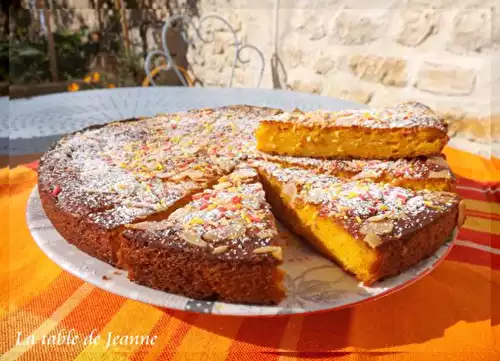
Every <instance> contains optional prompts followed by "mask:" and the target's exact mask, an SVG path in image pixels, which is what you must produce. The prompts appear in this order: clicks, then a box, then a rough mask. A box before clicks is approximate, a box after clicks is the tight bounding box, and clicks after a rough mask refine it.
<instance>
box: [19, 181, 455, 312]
mask: <svg viewBox="0 0 500 361" xmlns="http://www.w3.org/2000/svg"><path fill="white" fill-rule="evenodd" d="M36 198H39V193H38V185H35V186H34V188H33V189H32V191H31V192H30V195H29V197H28V201H27V202H26V211H25V212H26V214H25V216H26V223H27V226H28V230H29V232H30V234H31V236H32V238H33V240H34V241H35V243H36V244H37V246H38V247H39V248H40V249H41V250H42V252H43V253H44V254H45V255H46V256H47V257H48V258H49V259H50V260H51V261H52V262H54V263H55V264H56V265H58V266H59V267H61V268H62V269H63V270H64V271H66V272H68V273H70V274H71V275H73V276H75V277H77V278H78V279H80V280H82V281H83V282H86V283H89V284H91V285H93V286H94V287H97V288H99V289H101V290H103V291H106V292H110V293H112V294H115V295H117V296H120V297H124V298H126V299H129V300H133V301H137V302H141V303H144V304H147V305H150V306H153V307H156V308H159V309H165V310H174V311H183V312H191V313H197V314H205V315H206V314H210V315H214V316H233V317H280V316H290V315H310V314H317V313H322V312H331V311H337V310H341V309H346V308H350V307H354V306H357V305H360V304H363V303H367V302H372V301H376V300H379V299H381V298H383V297H386V296H389V295H391V294H393V293H395V292H398V291H400V290H402V289H404V288H406V287H408V286H410V285H412V284H414V283H416V282H417V281H419V280H421V279H422V278H424V277H425V276H427V275H429V274H430V273H431V272H432V271H434V270H435V269H436V268H437V267H439V266H440V265H441V264H442V262H443V261H444V260H445V259H446V258H447V256H448V254H449V253H450V252H451V250H452V248H453V247H454V245H455V243H456V239H457V234H458V228H456V227H455V228H454V230H453V233H452V235H451V238H450V240H449V241H447V242H445V243H444V244H443V245H442V246H441V247H440V248H439V249H441V248H443V247H445V248H446V250H445V251H444V253H443V254H442V255H441V256H440V257H439V258H437V259H436V261H435V262H434V263H433V264H432V265H431V266H429V267H427V268H425V269H423V270H422V271H421V272H420V273H418V275H416V276H415V277H412V278H410V279H408V280H406V281H404V282H403V283H401V284H398V285H396V286H394V287H391V288H388V289H387V290H384V291H382V292H381V293H379V294H376V295H372V296H368V297H366V298H363V299H361V300H358V301H354V302H350V303H346V304H341V305H338V306H333V307H330V308H321V309H312V310H307V309H298V308H292V310H294V311H292V312H286V313H285V312H284V313H280V312H279V311H280V310H283V309H285V308H284V307H279V306H277V305H276V306H269V305H251V304H236V303H235V304H233V303H228V302H220V301H214V304H217V303H218V304H222V305H230V306H242V307H255V308H258V309H259V310H260V312H259V313H249V312H235V311H236V309H234V310H232V308H231V311H229V310H226V311H225V312H222V313H217V312H211V313H203V312H200V311H194V310H189V309H185V308H179V307H177V308H176V307H173V306H172V307H169V306H165V305H160V304H157V303H154V302H151V301H147V300H144V299H140V296H139V297H138V298H132V297H131V296H130V294H126V293H125V292H122V291H121V288H120V289H118V290H115V289H113V285H112V286H111V287H105V286H104V283H103V282H100V281H99V277H95V278H94V277H85V276H83V275H82V274H81V273H80V272H79V271H78V268H76V267H74V266H73V263H68V262H64V261H62V260H61V259H60V257H59V256H58V254H57V253H55V252H53V251H52V248H51V247H50V246H49V245H48V243H46V242H42V236H41V235H40V234H38V232H36V231H35V230H33V229H32V226H31V225H30V222H29V220H30V209H31V208H32V207H31V205H32V203H33V202H34V201H36ZM40 202H41V201H40ZM42 211H43V212H44V216H45V218H47V220H48V221H49V222H50V224H51V225H50V228H51V229H52V230H54V231H55V232H57V233H58V234H59V232H58V231H57V229H55V227H54V226H53V225H52V222H51V221H50V220H49V219H48V217H47V215H46V214H45V210H44V209H43V207H42ZM59 236H60V237H61V239H62V240H64V241H65V242H66V243H67V244H68V245H69V246H71V247H72V248H74V252H75V253H80V254H82V255H83V256H84V257H88V258H91V259H92V260H93V262H94V263H95V262H98V263H102V264H103V265H105V266H106V267H111V268H113V269H114V270H116V271H119V272H121V273H124V274H125V277H126V270H123V269H120V268H116V267H114V266H112V265H110V264H108V263H106V262H104V261H101V260H99V259H98V258H95V257H92V256H91V255H89V254H87V253H85V252H83V251H82V250H80V249H79V248H77V247H76V246H75V245H73V244H71V243H69V242H67V241H66V239H65V238H64V237H63V236H62V235H60V234H59ZM439 249H438V251H439ZM438 251H436V253H437V252H438ZM434 254H435V253H434ZM432 256H433V255H431V256H429V257H432ZM422 261H423V260H422ZM72 266H73V267H72ZM402 274H404V272H403V273H402ZM394 277H397V276H394ZM389 279H390V278H389ZM129 282H130V283H131V284H132V285H134V286H140V287H146V288H149V289H152V290H154V291H158V292H163V293H165V295H170V296H175V297H183V298H185V299H187V300H188V301H195V302H196V301H200V302H201V301H202V300H197V299H194V298H189V297H185V296H182V295H178V294H174V293H169V292H165V291H161V290H155V289H153V288H150V287H147V286H143V285H140V284H137V283H134V282H132V281H130V280H129ZM296 310H299V311H296ZM228 311H229V312H228ZM262 311H267V312H262ZM273 311H274V312H273Z"/></svg>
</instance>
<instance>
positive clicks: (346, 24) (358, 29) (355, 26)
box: [331, 10, 390, 45]
mask: <svg viewBox="0 0 500 361" xmlns="http://www.w3.org/2000/svg"><path fill="white" fill-rule="evenodd" d="M388 14H389V13H385V12H384V13H380V12H377V11H362V10H343V11H342V12H341V13H340V14H338V15H337V17H336V18H335V21H334V22H333V27H332V29H331V39H332V41H333V42H334V43H337V44H341V45H362V44H367V43H371V42H372V41H374V40H377V39H379V38H380V37H381V36H382V35H383V34H384V33H385V31H386V29H387V24H388V22H389V21H390V18H389V15H388Z"/></svg>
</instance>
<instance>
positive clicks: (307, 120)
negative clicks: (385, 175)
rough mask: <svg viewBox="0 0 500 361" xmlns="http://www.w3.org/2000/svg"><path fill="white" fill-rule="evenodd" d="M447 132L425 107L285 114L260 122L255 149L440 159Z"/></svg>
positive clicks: (312, 154) (313, 154)
mask: <svg viewBox="0 0 500 361" xmlns="http://www.w3.org/2000/svg"><path fill="white" fill-rule="evenodd" d="M446 132H447V126H446V124H445V123H444V121H443V120H442V119H440V118H439V117H438V116H437V115H436V114H435V113H434V112H433V111H432V110H431V109H430V108H428V107H427V106H425V105H423V104H420V103H416V102H406V103H402V104H399V105H397V106H395V107H392V108H383V109H366V110H365V109H353V110H342V111H338V112H327V111H320V110H318V111H314V112H308V113H304V112H300V111H295V112H292V113H283V114H280V115H277V116H273V117H267V118H263V119H261V121H260V123H259V127H258V128H257V131H256V138H257V149H258V150H260V151H263V152H266V153H270V154H280V155H291V156H303V157H326V158H349V157H352V158H363V159H396V158H412V157H417V156H432V155H438V154H439V153H440V151H441V149H442V148H443V147H444V145H445V144H446V142H447V141H448V136H447V134H446Z"/></svg>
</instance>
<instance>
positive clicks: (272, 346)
mask: <svg viewBox="0 0 500 361" xmlns="http://www.w3.org/2000/svg"><path fill="white" fill-rule="evenodd" d="M445 153H446V155H447V158H448V162H449V163H450V165H451V167H452V169H453V171H454V172H455V174H456V175H457V177H458V192H459V193H460V194H461V195H462V197H464V198H465V199H466V204H467V216H468V218H467V221H466V223H465V225H464V228H463V229H462V231H461V232H460V235H459V237H458V239H459V240H458V241H457V244H456V246H455V247H454V248H453V250H452V251H451V253H450V255H449V256H448V258H447V259H446V260H445V261H444V262H443V263H442V264H441V265H440V266H439V267H438V268H437V269H436V270H435V271H433V272H432V273H431V274H430V275H428V276H426V277H425V278H424V279H422V280H420V281H419V282H417V283H415V284H413V285H411V286H409V287H407V288H405V289H403V290H401V291H399V292H397V293H395V294H393V295H389V296H387V297H384V298H382V299H379V300H376V301H373V302H368V303H365V304H361V305H358V306H356V307H352V308H349V309H343V310H339V311H332V312H324V313H319V314H312V315H291V316H282V317H274V318H263V317H258V318H248V317H227V316H214V315H199V314H193V313H187V312H181V311H171V310H165V309H159V308H156V307H153V306H149V305H146V304H142V303H139V302H136V301H132V300H128V299H125V298H122V297H119V296H116V295H113V294H111V293H107V292H105V291H103V290H100V289H98V288H95V287H94V286H91V285H89V284H87V283H85V282H83V281H81V280H80V279H78V278H76V277H73V276H71V275H70V274H68V273H67V272H65V271H63V270H62V269H61V268H60V267H58V266H57V265H56V264H54V263H53V262H52V261H50V260H49V259H48V258H47V257H46V256H45V255H44V254H43V253H42V251H41V250H40V249H39V248H38V247H37V245H36V244H35V242H34V241H33V239H32V238H31V235H30V233H29V231H28V228H27V225H26V220H25V210H26V202H27V199H28V196H29V194H30V192H31V190H32V188H33V186H34V185H35V183H36V179H37V173H36V164H28V165H24V166H19V167H16V168H14V169H10V170H9V169H2V170H0V179H1V185H0V194H1V199H0V212H1V217H0V224H1V229H2V241H3V242H2V248H1V254H0V261H1V263H0V265H1V266H0V354H1V355H2V356H1V357H0V359H1V360H5V361H7V360H43V361H46V360H51V361H52V360H53V361H57V360H62V361H68V360H202V361H212V360H280V361H285V360H296V359H299V358H301V359H311V360H317V359H336V360H365V359H370V360H372V359H376V360H390V361H396V360H397V361H399V360H401V361H402V360H408V361H413V360H420V359H425V360H450V361H451V360H453V361H455V360H464V361H465V360H467V361H470V360H500V346H499V345H500V325H499V323H500V291H499V289H500V189H499V184H500V166H499V163H500V162H499V161H498V160H495V159H493V160H488V159H484V158H480V157H478V156H475V155H472V154H470V153H465V152H462V151H459V150H456V149H453V148H446V149H445ZM68 333H69V336H70V337H68ZM90 334H92V335H94V336H95V335H100V336H101V338H100V340H98V341H97V342H96V344H87V345H86V344H84V339H85V337H86V336H88V335H90ZM110 334H111V336H112V337H113V336H134V335H139V336H149V337H150V340H151V339H152V337H153V336H156V339H155V342H154V344H142V345H136V344H130V340H128V341H129V342H128V343H127V344H122V345H114V346H109V347H107V346H108V345H107V338H108V337H109V335H110ZM64 335H65V336H66V337H65V338H64V340H63V341H62V343H63V344H62V345H49V344H47V340H52V339H53V338H51V336H55V338H57V336H64ZM75 335H76V336H77V337H78V339H74V344H71V336H75ZM44 336H45V338H44ZM44 340H45V344H44Z"/></svg>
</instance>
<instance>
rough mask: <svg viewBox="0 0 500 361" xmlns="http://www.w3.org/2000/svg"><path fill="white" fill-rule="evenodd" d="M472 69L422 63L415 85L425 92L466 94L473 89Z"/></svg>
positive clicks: (474, 77)
mask: <svg viewBox="0 0 500 361" xmlns="http://www.w3.org/2000/svg"><path fill="white" fill-rule="evenodd" d="M475 83H476V75H475V73H474V70H472V69H467V68H462V67H457V66H453V65H445V64H433V63H424V64H423V65H422V66H421V68H420V70H419V72H418V74H417V78H416V81H415V84H414V85H415V87H416V88H418V89H421V90H423V91H426V92H430V93H434V94H444V95H468V94H471V93H472V92H473V91H474V87H475Z"/></svg>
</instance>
